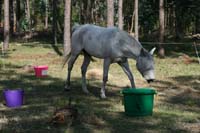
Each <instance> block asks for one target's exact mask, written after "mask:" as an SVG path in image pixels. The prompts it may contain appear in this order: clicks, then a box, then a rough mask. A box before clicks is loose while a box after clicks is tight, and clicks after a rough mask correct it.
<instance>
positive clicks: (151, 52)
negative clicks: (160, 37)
mask: <svg viewBox="0 0 200 133" xmlns="http://www.w3.org/2000/svg"><path fill="white" fill-rule="evenodd" d="M155 50H156V47H154V48H152V50H151V51H150V52H149V53H150V54H151V55H153V53H154V51H155Z"/></svg>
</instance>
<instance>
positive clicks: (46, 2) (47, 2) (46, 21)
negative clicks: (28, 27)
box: [44, 0, 49, 29]
mask: <svg viewBox="0 0 200 133" xmlns="http://www.w3.org/2000/svg"><path fill="white" fill-rule="evenodd" d="M48 8H49V0H45V24H44V29H48V17H49V11H48Z"/></svg>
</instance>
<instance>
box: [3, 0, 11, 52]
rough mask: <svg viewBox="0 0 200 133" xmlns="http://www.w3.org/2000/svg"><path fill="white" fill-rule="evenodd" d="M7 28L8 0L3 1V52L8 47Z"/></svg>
mask: <svg viewBox="0 0 200 133" xmlns="http://www.w3.org/2000/svg"><path fill="white" fill-rule="evenodd" d="M9 28H10V27H9V0H4V42H3V49H4V50H7V49H8V47H9Z"/></svg>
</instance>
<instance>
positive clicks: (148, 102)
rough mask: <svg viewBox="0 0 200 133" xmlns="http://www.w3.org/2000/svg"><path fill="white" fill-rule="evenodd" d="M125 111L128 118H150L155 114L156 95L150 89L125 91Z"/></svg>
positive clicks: (123, 92)
mask: <svg viewBox="0 0 200 133" xmlns="http://www.w3.org/2000/svg"><path fill="white" fill-rule="evenodd" d="M122 94H123V95H124V109H125V114H126V115H127V116H148V115H152V114H153V104H154V94H156V91H155V90H153V89H148V88H137V89H132V88H129V89H124V90H123V91H122Z"/></svg>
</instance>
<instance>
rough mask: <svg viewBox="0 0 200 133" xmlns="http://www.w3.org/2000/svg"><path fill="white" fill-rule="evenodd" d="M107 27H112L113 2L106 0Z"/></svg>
mask: <svg viewBox="0 0 200 133" xmlns="http://www.w3.org/2000/svg"><path fill="white" fill-rule="evenodd" d="M107 26H108V27H109V26H114V2H113V0H107Z"/></svg>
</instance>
